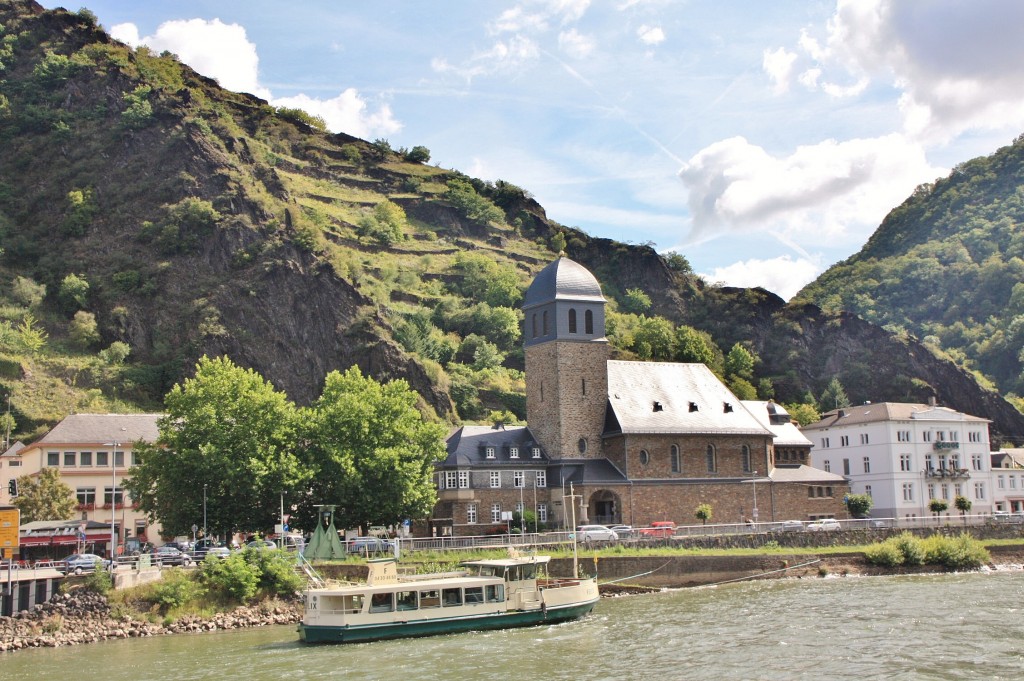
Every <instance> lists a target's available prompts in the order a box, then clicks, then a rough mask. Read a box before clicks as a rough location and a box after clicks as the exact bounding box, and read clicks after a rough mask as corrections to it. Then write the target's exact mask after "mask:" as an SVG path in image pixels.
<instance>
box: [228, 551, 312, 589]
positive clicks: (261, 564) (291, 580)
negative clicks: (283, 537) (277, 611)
mask: <svg viewBox="0 0 1024 681" xmlns="http://www.w3.org/2000/svg"><path fill="white" fill-rule="evenodd" d="M243 555H244V556H245V559H246V560H247V561H249V562H250V563H252V564H254V565H255V566H256V568H257V571H258V573H259V575H260V579H259V585H258V588H259V589H260V590H261V591H263V592H264V593H268V594H273V595H276V596H292V595H294V594H295V593H296V592H297V591H299V590H300V589H301V588H302V585H303V580H302V578H301V577H299V575H298V574H296V572H295V554H293V553H289V552H288V551H281V550H277V549H269V550H267V549H264V550H256V549H251V548H247V549H245V550H244V551H243Z"/></svg>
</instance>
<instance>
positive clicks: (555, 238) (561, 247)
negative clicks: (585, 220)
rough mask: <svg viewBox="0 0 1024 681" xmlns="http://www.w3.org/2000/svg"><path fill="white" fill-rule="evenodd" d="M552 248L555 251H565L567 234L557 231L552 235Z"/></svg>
mask: <svg viewBox="0 0 1024 681" xmlns="http://www.w3.org/2000/svg"><path fill="white" fill-rule="evenodd" d="M551 250H552V251H554V252H555V253H564V252H565V234H564V233H563V232H555V233H554V234H553V235H552V236H551Z"/></svg>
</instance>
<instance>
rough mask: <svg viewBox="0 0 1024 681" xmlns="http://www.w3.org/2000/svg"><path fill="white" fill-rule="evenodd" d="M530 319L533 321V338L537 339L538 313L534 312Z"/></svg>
mask: <svg viewBox="0 0 1024 681" xmlns="http://www.w3.org/2000/svg"><path fill="white" fill-rule="evenodd" d="M530 319H531V320H532V321H533V336H532V337H533V338H536V337H537V313H536V312H534V313H533V314H532V315H530Z"/></svg>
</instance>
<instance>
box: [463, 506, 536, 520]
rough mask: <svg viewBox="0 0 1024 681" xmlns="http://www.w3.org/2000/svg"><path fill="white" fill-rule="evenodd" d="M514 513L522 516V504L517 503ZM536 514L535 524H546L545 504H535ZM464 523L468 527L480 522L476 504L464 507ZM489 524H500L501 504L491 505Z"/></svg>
mask: <svg viewBox="0 0 1024 681" xmlns="http://www.w3.org/2000/svg"><path fill="white" fill-rule="evenodd" d="M515 512H516V513H518V514H519V516H520V517H522V514H523V504H521V503H517V504H516V511H515ZM536 512H537V522H539V523H546V522H547V521H548V505H547V504H537V508H536ZM466 522H467V523H469V524H470V525H475V524H476V523H478V522H480V519H479V514H478V511H477V505H476V504H467V505H466ZM491 522H492V523H500V522H501V504H498V503H494V504H491Z"/></svg>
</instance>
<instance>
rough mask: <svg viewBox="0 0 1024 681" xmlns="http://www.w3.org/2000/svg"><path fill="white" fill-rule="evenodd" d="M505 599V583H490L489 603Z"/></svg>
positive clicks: (488, 590)
mask: <svg viewBox="0 0 1024 681" xmlns="http://www.w3.org/2000/svg"><path fill="white" fill-rule="evenodd" d="M504 600H505V585H504V584H489V585H488V586H487V602H488V603H501V602H502V601H504Z"/></svg>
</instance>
